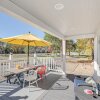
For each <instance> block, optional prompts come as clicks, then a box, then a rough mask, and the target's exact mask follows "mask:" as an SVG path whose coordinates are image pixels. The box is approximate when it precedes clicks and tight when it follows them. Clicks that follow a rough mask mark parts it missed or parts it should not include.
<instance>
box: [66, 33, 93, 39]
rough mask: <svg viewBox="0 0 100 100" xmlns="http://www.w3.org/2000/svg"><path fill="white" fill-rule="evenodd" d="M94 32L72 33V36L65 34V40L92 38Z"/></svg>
mask: <svg viewBox="0 0 100 100" xmlns="http://www.w3.org/2000/svg"><path fill="white" fill-rule="evenodd" d="M94 37H95V34H81V35H72V36H67V37H66V40H70V39H83V38H94Z"/></svg>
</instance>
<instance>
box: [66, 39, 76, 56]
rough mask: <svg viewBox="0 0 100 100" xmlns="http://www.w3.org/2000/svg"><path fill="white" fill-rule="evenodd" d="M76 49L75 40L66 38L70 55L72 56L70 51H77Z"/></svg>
mask: <svg viewBox="0 0 100 100" xmlns="http://www.w3.org/2000/svg"><path fill="white" fill-rule="evenodd" d="M75 49H76V44H75V43H74V41H73V40H66V50H67V52H68V53H69V56H70V52H71V51H75Z"/></svg>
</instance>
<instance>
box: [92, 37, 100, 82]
mask: <svg viewBox="0 0 100 100" xmlns="http://www.w3.org/2000/svg"><path fill="white" fill-rule="evenodd" d="M93 77H94V78H95V81H96V82H100V35H96V36H95V38H94V74H93Z"/></svg>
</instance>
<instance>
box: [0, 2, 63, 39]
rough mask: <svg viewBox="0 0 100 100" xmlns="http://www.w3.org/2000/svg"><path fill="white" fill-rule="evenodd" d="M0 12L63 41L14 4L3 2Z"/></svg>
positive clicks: (46, 26)
mask: <svg viewBox="0 0 100 100" xmlns="http://www.w3.org/2000/svg"><path fill="white" fill-rule="evenodd" d="M0 6H1V7H0V10H2V11H3V12H5V13H8V14H9V15H11V16H14V17H16V18H18V19H20V20H22V21H24V22H27V23H29V24H30V25H32V26H33V27H36V28H38V29H40V30H42V31H43V32H47V33H49V34H52V35H54V36H56V37H58V38H60V39H64V36H63V35H62V34H60V33H59V32H57V31H56V30H54V29H53V28H51V27H49V26H48V25H46V24H45V23H43V22H42V21H41V20H39V19H37V18H36V17H34V16H32V15H31V14H30V13H28V12H26V11H25V10H24V9H22V8H20V7H18V6H17V5H15V4H14V3H12V2H11V1H9V0H4V2H1V3H0Z"/></svg>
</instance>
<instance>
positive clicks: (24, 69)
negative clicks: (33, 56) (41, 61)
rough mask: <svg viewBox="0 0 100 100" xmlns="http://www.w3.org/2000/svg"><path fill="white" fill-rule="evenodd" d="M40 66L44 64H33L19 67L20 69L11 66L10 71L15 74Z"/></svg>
mask: <svg viewBox="0 0 100 100" xmlns="http://www.w3.org/2000/svg"><path fill="white" fill-rule="evenodd" d="M40 66H42V65H33V66H28V67H27V66H26V67H24V68H19V69H16V68H10V72H11V73H14V74H19V73H22V72H26V71H28V70H31V69H36V68H37V67H40Z"/></svg>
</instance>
